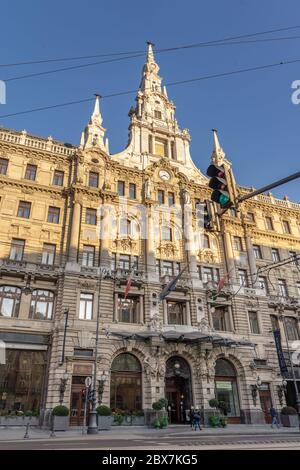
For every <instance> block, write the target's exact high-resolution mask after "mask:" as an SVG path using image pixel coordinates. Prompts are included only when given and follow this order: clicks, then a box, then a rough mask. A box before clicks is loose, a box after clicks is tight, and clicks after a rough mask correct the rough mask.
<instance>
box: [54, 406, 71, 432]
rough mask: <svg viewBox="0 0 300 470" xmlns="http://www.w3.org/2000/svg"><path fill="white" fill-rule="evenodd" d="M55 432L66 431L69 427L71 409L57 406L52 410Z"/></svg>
mask: <svg viewBox="0 0 300 470" xmlns="http://www.w3.org/2000/svg"><path fill="white" fill-rule="evenodd" d="M51 415H52V429H53V431H66V430H67V429H68V427H69V408H67V407H66V406H64V405H58V406H55V407H54V408H53V410H52V413H51Z"/></svg>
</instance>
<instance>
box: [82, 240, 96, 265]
mask: <svg viewBox="0 0 300 470" xmlns="http://www.w3.org/2000/svg"><path fill="white" fill-rule="evenodd" d="M94 262H95V247H94V246H92V245H83V250H82V266H86V267H89V268H92V267H93V266H94Z"/></svg>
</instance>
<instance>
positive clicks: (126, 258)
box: [118, 254, 131, 270]
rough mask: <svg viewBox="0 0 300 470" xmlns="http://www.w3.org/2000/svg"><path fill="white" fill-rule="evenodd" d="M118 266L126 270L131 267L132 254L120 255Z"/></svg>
mask: <svg viewBox="0 0 300 470" xmlns="http://www.w3.org/2000/svg"><path fill="white" fill-rule="evenodd" d="M118 268H120V269H125V270H129V269H130V268H131V263H130V255H122V254H121V255H119V261H118Z"/></svg>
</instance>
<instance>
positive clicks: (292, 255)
mask: <svg viewBox="0 0 300 470" xmlns="http://www.w3.org/2000/svg"><path fill="white" fill-rule="evenodd" d="M289 255H290V258H291V260H292V265H293V266H299V259H298V256H297V253H296V252H295V251H290V252H289Z"/></svg>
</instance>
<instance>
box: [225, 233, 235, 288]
mask: <svg viewBox="0 0 300 470" xmlns="http://www.w3.org/2000/svg"><path fill="white" fill-rule="evenodd" d="M223 241H224V250H225V257H226V264H227V272H228V277H229V279H230V280H231V281H232V282H233V283H235V282H236V272H235V264H234V256H233V250H232V244H231V235H230V233H229V232H227V231H225V229H224V234H223Z"/></svg>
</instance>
